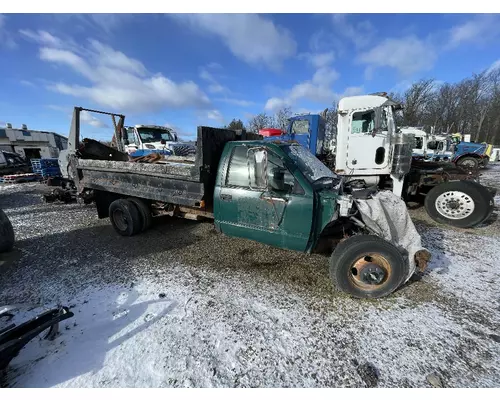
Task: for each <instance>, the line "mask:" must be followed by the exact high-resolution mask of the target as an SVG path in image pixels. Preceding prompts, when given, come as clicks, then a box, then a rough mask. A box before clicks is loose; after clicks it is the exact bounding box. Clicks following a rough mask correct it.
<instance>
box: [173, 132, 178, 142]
mask: <svg viewBox="0 0 500 400" xmlns="http://www.w3.org/2000/svg"><path fill="white" fill-rule="evenodd" d="M174 141H176V142H178V141H179V138H178V137H177V133H174Z"/></svg>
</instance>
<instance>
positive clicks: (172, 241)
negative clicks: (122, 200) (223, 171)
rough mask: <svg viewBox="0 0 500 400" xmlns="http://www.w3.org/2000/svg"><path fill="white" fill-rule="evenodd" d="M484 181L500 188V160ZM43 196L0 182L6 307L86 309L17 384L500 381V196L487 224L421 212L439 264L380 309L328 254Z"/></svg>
mask: <svg viewBox="0 0 500 400" xmlns="http://www.w3.org/2000/svg"><path fill="white" fill-rule="evenodd" d="M484 175H485V176H484V178H483V183H485V184H488V185H491V186H495V187H497V188H499V189H500V165H498V164H497V165H491V166H490V167H489V168H488V169H487V170H486V171H485V172H484ZM40 189H41V185H40V184H35V183H29V184H18V185H3V186H0V207H1V208H2V209H3V210H4V211H5V212H6V214H7V215H8V216H9V218H10V219H11V221H12V224H13V226H14V229H15V231H16V239H17V243H16V248H15V250H14V252H12V253H10V254H8V255H3V256H2V257H3V260H4V261H3V264H2V263H1V262H0V264H2V265H0V303H3V304H5V303H9V304H12V303H25V304H26V312H25V313H20V314H19V315H17V316H16V320H15V322H19V321H23V320H25V319H26V318H28V317H31V316H33V315H36V314H37V313H39V312H41V310H42V308H40V307H43V308H48V307H51V306H54V305H57V304H58V303H61V304H63V305H68V306H71V309H72V311H73V312H74V313H75V316H74V317H73V318H71V319H69V320H66V321H64V322H62V323H61V333H60V335H59V337H58V338H56V340H55V341H53V342H49V341H40V340H33V341H32V342H30V343H29V344H28V345H27V346H26V347H25V348H24V349H23V350H22V351H21V353H20V354H19V356H18V357H16V358H15V359H14V360H13V361H12V363H11V364H10V368H9V370H8V371H7V374H6V376H5V377H4V380H3V385H6V386H17V387H51V386H71V387H75V386H76V387H131V386H140V387H149V386H153V387H178V386H183V387H184V386H191V387H228V386H229V387H235V386H236V387H240V386H245V387H247V386H250V387H257V386H279V387H283V386H285V387H290V386H293V387H302V386H307V387H324V386H328V387H332V386H333V387H339V386H341V387H365V386H379V387H395V386H398V387H401V386H404V387H428V386H430V383H429V379H428V378H427V377H428V375H429V374H434V375H435V376H438V377H439V379H440V380H441V383H442V384H443V385H444V386H447V387H470V386H480V387H498V386H500V336H499V335H500V334H499V332H500V296H499V293H498V287H499V285H500V279H499V278H500V269H499V264H498V261H497V259H498V249H500V222H499V221H498V220H497V214H498V208H499V206H500V197H499V196H498V195H497V197H496V199H495V201H496V206H497V209H496V211H495V213H494V215H493V217H492V219H491V220H490V221H488V222H487V223H485V224H484V226H480V227H478V228H476V229H469V230H465V229H452V228H450V227H444V226H440V225H437V224H436V223H434V222H433V221H432V220H430V219H429V217H428V216H427V215H426V214H425V212H423V209H416V210H412V211H411V215H412V217H413V219H414V222H415V225H416V227H417V229H418V231H419V233H420V234H421V235H422V239H423V244H424V246H426V247H427V248H428V249H429V250H430V251H431V252H432V254H433V260H432V262H431V263H430V266H429V270H428V271H427V272H426V273H425V274H424V275H423V276H421V277H420V278H419V279H414V280H412V281H411V282H409V283H408V284H407V285H406V286H405V287H403V288H401V289H400V290H398V291H397V292H396V293H394V294H393V295H392V296H389V297H388V298H385V299H381V300H376V301H371V300H358V299H352V298H350V297H348V296H347V295H345V294H342V293H336V292H334V291H333V287H332V284H331V282H330V279H329V276H328V268H327V261H328V260H327V258H326V257H325V256H323V255H318V254H315V255H312V256H307V255H303V254H300V253H294V252H289V251H285V250H280V249H274V248H271V247H268V246H265V245H261V244H259V243H254V242H250V241H247V240H239V239H232V238H227V237H224V236H222V235H220V234H217V233H216V232H215V231H214V229H213V226H212V225H211V224H210V223H197V222H193V221H188V220H180V219H172V218H168V217H165V218H161V219H160V220H158V221H157V222H156V223H155V225H154V227H153V228H152V229H151V230H149V231H147V232H145V233H143V234H141V235H138V236H134V237H130V238H124V237H120V236H118V235H117V234H116V233H115V232H114V231H113V229H112V227H111V225H110V223H109V220H107V219H106V220H99V219H98V218H97V213H96V211H95V208H94V207H93V206H92V205H78V204H71V205H65V204H45V203H43V202H42V200H41V198H40V195H39V191H40ZM0 260H1V258H0ZM33 305H36V306H38V307H39V308H34V306H33ZM30 306H31V307H30Z"/></svg>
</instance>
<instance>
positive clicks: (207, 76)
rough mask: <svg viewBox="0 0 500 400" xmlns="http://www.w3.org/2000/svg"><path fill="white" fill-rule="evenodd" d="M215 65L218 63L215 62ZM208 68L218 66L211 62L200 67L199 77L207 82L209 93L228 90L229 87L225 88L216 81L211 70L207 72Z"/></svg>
mask: <svg viewBox="0 0 500 400" xmlns="http://www.w3.org/2000/svg"><path fill="white" fill-rule="evenodd" d="M217 65H219V64H217ZM208 68H212V69H213V68H220V66H219V67H215V66H214V65H213V63H212V64H209V65H208V66H207V67H206V68H200V78H201V79H203V80H204V81H207V82H208V83H209V85H208V91H209V92H211V93H222V92H228V91H229V89H228V88H226V87H225V86H223V85H221V84H220V83H219V82H218V81H217V79H216V78H215V76H214V75H213V74H212V73H211V72H209V70H208Z"/></svg>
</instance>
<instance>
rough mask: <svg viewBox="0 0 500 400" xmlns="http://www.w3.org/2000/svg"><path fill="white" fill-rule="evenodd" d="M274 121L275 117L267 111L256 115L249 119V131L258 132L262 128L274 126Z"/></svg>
mask: <svg viewBox="0 0 500 400" xmlns="http://www.w3.org/2000/svg"><path fill="white" fill-rule="evenodd" d="M273 122H274V121H273V118H272V117H270V116H269V115H267V114H266V113H260V114H257V115H254V116H253V117H252V118H250V120H249V121H248V131H250V132H255V133H257V132H258V131H259V130H260V129H263V128H269V127H272V125H273Z"/></svg>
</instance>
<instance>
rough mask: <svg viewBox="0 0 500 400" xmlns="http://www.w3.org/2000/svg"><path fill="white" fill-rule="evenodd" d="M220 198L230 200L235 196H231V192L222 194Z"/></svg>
mask: <svg viewBox="0 0 500 400" xmlns="http://www.w3.org/2000/svg"><path fill="white" fill-rule="evenodd" d="M220 199H221V200H224V201H229V200H232V199H233V196H231V195H230V194H221V195H220Z"/></svg>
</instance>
